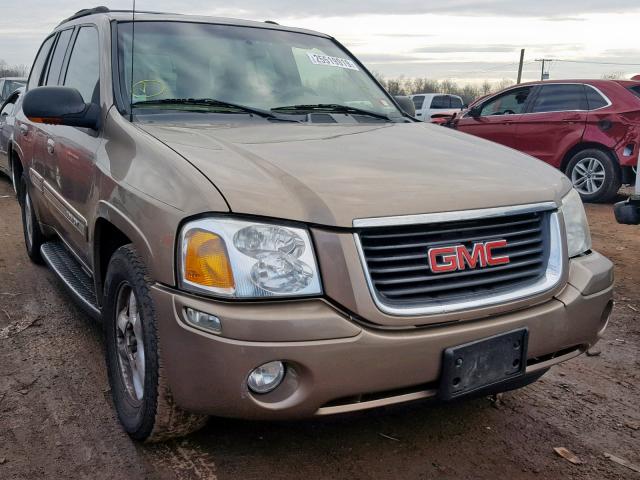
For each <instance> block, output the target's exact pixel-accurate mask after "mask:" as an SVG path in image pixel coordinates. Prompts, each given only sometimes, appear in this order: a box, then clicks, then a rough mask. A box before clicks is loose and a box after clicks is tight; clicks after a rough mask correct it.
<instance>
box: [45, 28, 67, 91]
mask: <svg viewBox="0 0 640 480" xmlns="http://www.w3.org/2000/svg"><path fill="white" fill-rule="evenodd" d="M72 33H73V29H72V28H70V29H68V30H65V31H63V32H62V33H61V34H60V36H59V37H58V43H56V48H55V50H54V51H53V55H52V56H51V62H49V71H48V72H47V81H46V83H45V84H46V85H58V80H59V79H60V71H61V70H62V62H64V55H65V53H67V47H68V46H69V40H71V34H72Z"/></svg>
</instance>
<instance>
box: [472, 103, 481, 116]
mask: <svg viewBox="0 0 640 480" xmlns="http://www.w3.org/2000/svg"><path fill="white" fill-rule="evenodd" d="M481 111H482V106H480V105H474V106H473V107H471V109H470V110H469V116H470V117H473V118H479V117H480V112H481Z"/></svg>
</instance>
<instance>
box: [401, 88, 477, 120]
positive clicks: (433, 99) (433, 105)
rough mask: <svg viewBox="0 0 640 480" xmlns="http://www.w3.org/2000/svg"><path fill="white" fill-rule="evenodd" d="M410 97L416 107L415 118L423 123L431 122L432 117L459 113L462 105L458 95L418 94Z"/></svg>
mask: <svg viewBox="0 0 640 480" xmlns="http://www.w3.org/2000/svg"><path fill="white" fill-rule="evenodd" d="M410 97H411V100H413V104H414V105H415V106H416V118H417V119H419V120H422V121H423V122H431V116H432V115H436V114H445V115H447V114H453V113H455V112H459V111H460V110H461V109H462V107H463V105H464V102H463V101H462V98H461V97H459V96H458V95H448V94H444V93H419V94H417V95H411V96H410Z"/></svg>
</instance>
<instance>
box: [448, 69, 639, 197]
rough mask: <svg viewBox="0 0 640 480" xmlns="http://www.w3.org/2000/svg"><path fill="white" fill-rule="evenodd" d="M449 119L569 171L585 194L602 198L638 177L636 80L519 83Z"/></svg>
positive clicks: (572, 178) (459, 127) (458, 126)
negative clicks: (635, 173) (635, 169)
mask: <svg viewBox="0 0 640 480" xmlns="http://www.w3.org/2000/svg"><path fill="white" fill-rule="evenodd" d="M453 124H454V126H455V127H456V128H457V129H458V130H461V131H463V132H467V133H470V134H472V135H477V136H479V137H483V138H486V139H488V140H492V141H494V142H498V143H501V144H503V145H506V146H508V147H512V148H515V149H516V150H520V151H522V152H525V153H528V154H529V155H532V156H534V157H537V158H539V159H540V160H544V161H545V162H547V163H549V164H550V165H553V166H554V167H556V168H559V169H560V170H562V171H563V172H565V173H566V174H567V176H568V177H569V178H570V179H571V181H572V182H573V185H574V187H575V188H576V190H578V192H580V194H581V195H582V198H583V200H585V201H590V202H606V201H609V200H611V199H612V198H613V197H615V195H616V194H617V192H618V189H619V188H620V185H621V184H622V183H632V182H633V181H634V178H635V175H634V172H633V168H634V167H635V166H636V165H637V164H638V148H639V146H640V82H638V81H619V80H561V81H546V82H534V83H526V84H520V85H516V86H514V87H510V88H508V89H506V90H503V91H501V92H498V93H496V94H494V95H490V96H488V97H483V98H481V99H478V100H476V101H475V102H474V103H472V104H471V106H470V108H469V110H467V111H466V112H465V113H464V114H463V115H462V116H461V117H460V118H458V119H456V120H454V122H453ZM523 174H525V175H526V172H523Z"/></svg>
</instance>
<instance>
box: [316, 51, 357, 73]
mask: <svg viewBox="0 0 640 480" xmlns="http://www.w3.org/2000/svg"><path fill="white" fill-rule="evenodd" d="M307 55H308V56H309V60H311V63H313V64H314V65H326V66H327V67H338V68H347V69H349V70H356V71H360V69H359V68H358V65H356V64H355V63H354V62H353V61H351V60H349V59H348V58H340V57H330V56H329V55H320V54H318V53H307Z"/></svg>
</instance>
